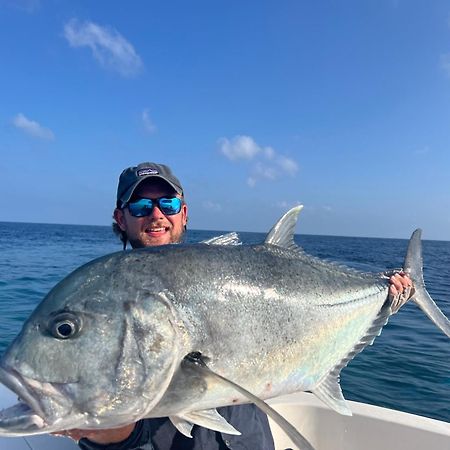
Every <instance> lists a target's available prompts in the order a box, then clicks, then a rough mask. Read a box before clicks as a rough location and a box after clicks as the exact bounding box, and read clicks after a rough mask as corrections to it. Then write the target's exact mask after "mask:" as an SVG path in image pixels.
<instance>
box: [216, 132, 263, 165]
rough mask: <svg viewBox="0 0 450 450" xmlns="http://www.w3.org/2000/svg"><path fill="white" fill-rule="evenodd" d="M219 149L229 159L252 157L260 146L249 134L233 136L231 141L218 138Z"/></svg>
mask: <svg viewBox="0 0 450 450" xmlns="http://www.w3.org/2000/svg"><path fill="white" fill-rule="evenodd" d="M218 142H219V147H220V151H221V152H222V153H223V154H224V155H225V156H226V157H227V158H228V159H230V160H231V161H235V160H236V159H252V158H253V157H254V156H255V155H257V154H258V153H259V152H260V151H261V148H260V147H259V146H258V145H257V144H256V142H255V141H254V140H253V139H252V138H251V137H250V136H235V137H234V138H233V139H231V141H229V140H228V139H227V138H220V139H219V141H218Z"/></svg>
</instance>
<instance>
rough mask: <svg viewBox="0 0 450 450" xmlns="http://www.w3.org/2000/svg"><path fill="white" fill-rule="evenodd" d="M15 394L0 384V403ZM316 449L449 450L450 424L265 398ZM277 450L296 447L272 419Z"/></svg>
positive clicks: (58, 445)
mask: <svg viewBox="0 0 450 450" xmlns="http://www.w3.org/2000/svg"><path fill="white" fill-rule="evenodd" d="M7 397H8V398H9V400H10V401H9V404H12V403H13V401H14V396H13V395H12V394H11V393H9V392H8V393H7V392H6V389H4V388H3V387H0V399H1V400H2V401H1V404H4V401H5V399H6V398H7ZM269 403H270V404H271V405H272V406H273V407H274V408H275V409H276V410H277V411H278V412H280V413H281V414H282V415H283V416H284V417H285V418H286V419H288V420H289V421H290V422H291V423H292V424H293V425H294V426H295V427H296V428H297V429H298V430H299V431H300V432H301V433H302V434H303V435H304V436H305V437H306V438H307V439H308V440H309V441H310V442H311V444H312V445H313V446H314V448H315V450H362V449H364V450H380V449H383V450H423V449H427V450H450V424H449V423H446V422H441V421H438V420H433V419H429V418H426V417H421V416H415V415H413V414H407V413H403V412H399V411H394V410H391V409H385V408H380V407H376V406H371V405H366V404H363V403H357V402H349V405H350V408H351V410H352V412H353V416H351V417H349V416H341V415H339V414H337V413H335V412H334V411H332V410H330V409H329V408H328V407H327V406H325V405H323V404H322V403H321V402H320V401H319V400H318V399H317V398H316V397H314V396H313V395H312V394H307V393H303V392H302V393H298V394H292V395H286V396H284V397H279V398H277V399H273V400H271V401H270V402H269ZM271 427H272V431H273V435H274V438H275V443H276V450H284V449H287V448H295V447H294V446H293V444H292V443H291V441H290V440H289V438H288V437H287V436H286V435H285V434H284V432H283V431H281V430H280V429H279V427H278V426H277V425H276V424H274V423H272V422H271ZM78 448H79V447H78V446H77V445H76V444H75V443H74V442H72V441H71V440H70V439H67V438H63V437H55V436H49V435H42V436H30V437H26V438H0V450H75V449H78Z"/></svg>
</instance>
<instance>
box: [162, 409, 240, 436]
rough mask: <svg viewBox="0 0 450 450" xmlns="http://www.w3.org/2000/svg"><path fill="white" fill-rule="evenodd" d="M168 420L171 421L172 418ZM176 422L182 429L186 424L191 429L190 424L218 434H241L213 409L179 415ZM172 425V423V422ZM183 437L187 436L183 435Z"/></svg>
mask: <svg viewBox="0 0 450 450" xmlns="http://www.w3.org/2000/svg"><path fill="white" fill-rule="evenodd" d="M170 419H171V420H172V418H170ZM176 420H177V421H179V422H180V423H183V427H185V425H184V424H186V423H187V424H190V426H191V428H192V424H195V425H200V426H201V427H204V428H209V429H210V430H214V431H218V432H219V433H226V434H235V435H240V434H241V433H240V432H239V431H238V430H236V428H234V427H233V425H230V424H229V423H228V422H227V421H226V420H225V419H224V418H223V417H222V416H221V415H220V414H219V413H218V412H217V410H215V409H204V410H201V411H190V412H185V413H181V414H178V415H177V416H176ZM172 423H174V422H173V420H172ZM174 425H175V424H174ZM175 426H176V425H175ZM177 428H178V427H177ZM178 429H179V428H178ZM179 430H180V429H179ZM190 431H191V430H190V429H189V435H190ZM180 432H182V433H183V431H181V430H180ZM183 434H185V433H183ZM185 436H188V435H187V434H185Z"/></svg>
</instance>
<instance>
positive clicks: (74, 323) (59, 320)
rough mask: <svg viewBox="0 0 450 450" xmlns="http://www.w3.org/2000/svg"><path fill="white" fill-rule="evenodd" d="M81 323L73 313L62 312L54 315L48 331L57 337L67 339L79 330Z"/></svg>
mask: <svg viewBox="0 0 450 450" xmlns="http://www.w3.org/2000/svg"><path fill="white" fill-rule="evenodd" d="M80 328H81V324H80V321H79V320H78V318H77V317H75V316H74V315H73V314H69V313H62V314H59V315H57V316H56V317H54V318H53V319H52V320H51V322H50V324H49V331H50V333H51V334H52V336H54V337H55V338H57V339H69V338H71V337H74V336H76V335H77V334H78V332H79V331H80Z"/></svg>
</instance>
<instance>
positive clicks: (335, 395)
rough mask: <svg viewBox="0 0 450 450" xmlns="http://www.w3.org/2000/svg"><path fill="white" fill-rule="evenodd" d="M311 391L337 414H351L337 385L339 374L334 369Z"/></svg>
mask: <svg viewBox="0 0 450 450" xmlns="http://www.w3.org/2000/svg"><path fill="white" fill-rule="evenodd" d="M311 392H312V393H313V394H314V395H315V396H316V397H318V398H319V399H320V400H322V401H323V402H324V403H325V404H326V405H328V406H329V407H330V408H331V409H334V410H335V411H336V412H338V413H339V414H343V415H344V416H351V415H352V412H351V410H350V408H349V406H348V404H347V402H346V401H345V398H344V396H343V394H342V390H341V386H340V385H339V374H336V372H335V371H332V372H331V373H330V374H329V375H328V376H327V377H326V378H325V379H324V380H322V381H321V382H320V383H319V384H318V385H317V386H316V387H315V388H314V389H312V390H311Z"/></svg>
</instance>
